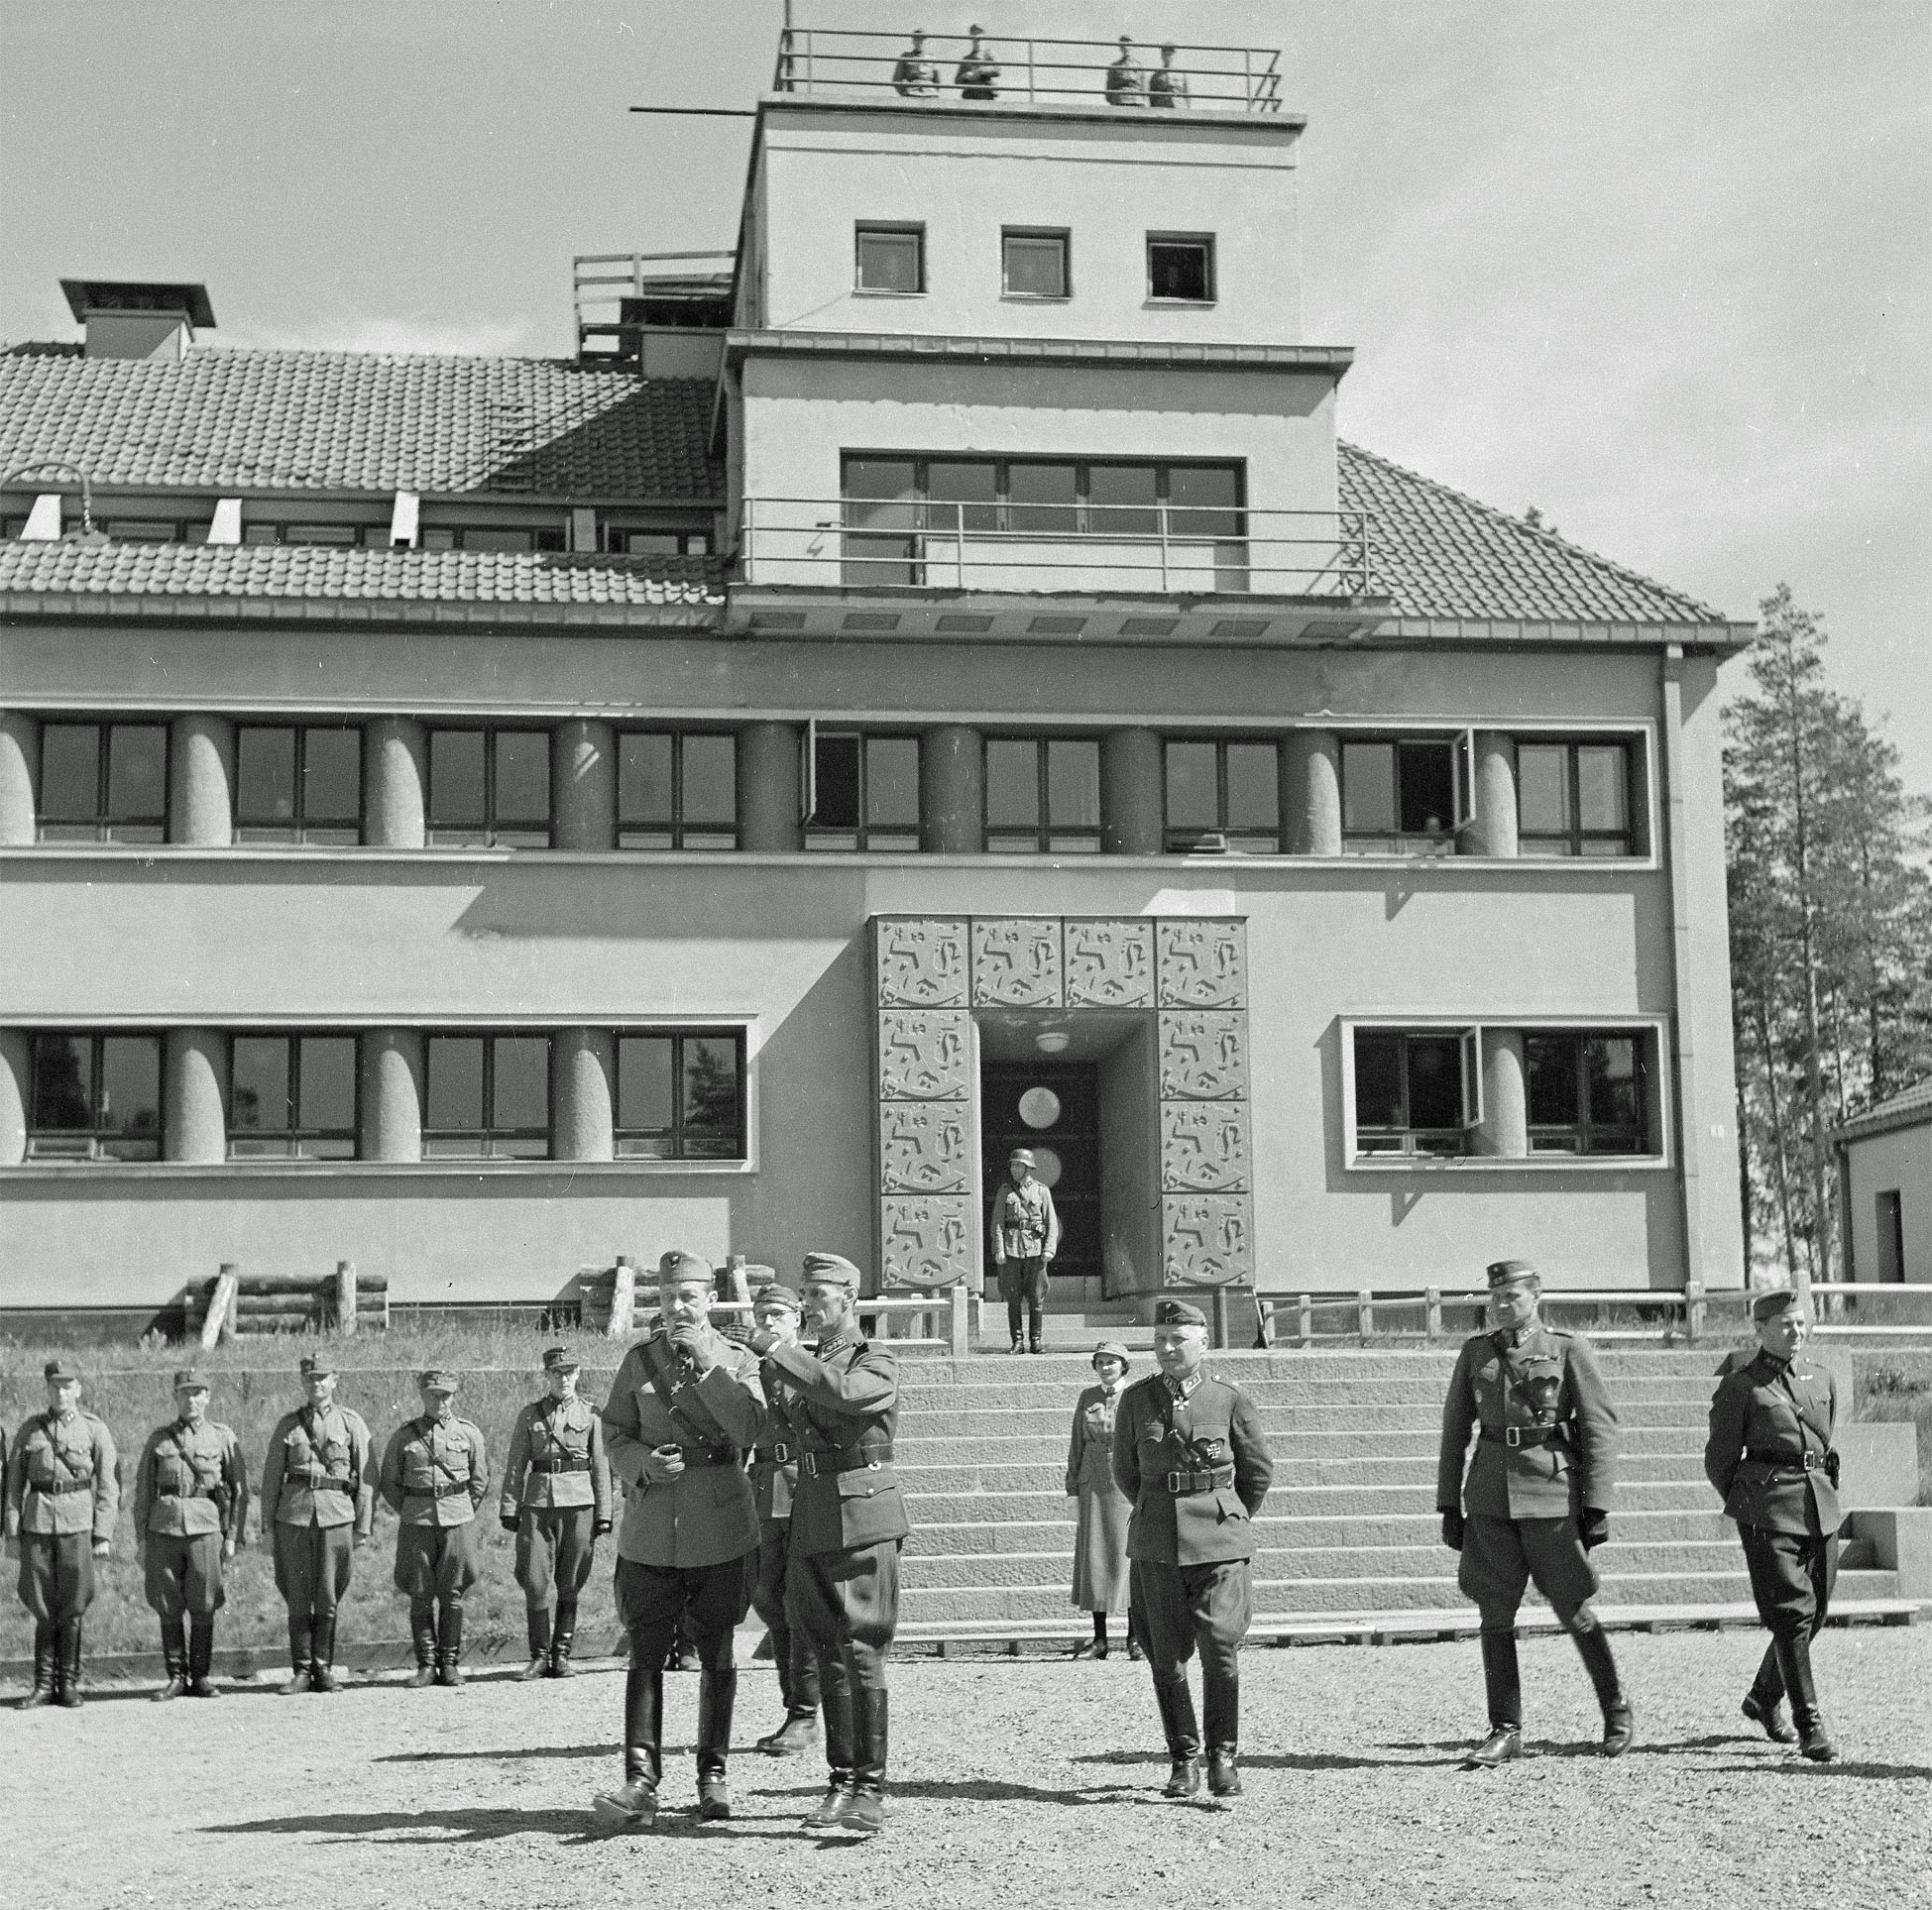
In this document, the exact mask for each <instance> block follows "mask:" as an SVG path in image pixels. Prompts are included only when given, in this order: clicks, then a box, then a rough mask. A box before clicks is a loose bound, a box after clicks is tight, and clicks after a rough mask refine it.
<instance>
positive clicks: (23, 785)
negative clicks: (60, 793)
mask: <svg viewBox="0 0 1932 1910" xmlns="http://www.w3.org/2000/svg"><path fill="white" fill-rule="evenodd" d="M40 781H41V726H40V724H39V722H38V721H37V720H36V719H35V718H33V717H25V716H22V715H21V714H20V713H19V711H17V710H0V846H8V847H12V846H14V845H17V844H19V843H31V842H32V841H33V840H34V837H35V833H36V832H35V816H34V792H35V790H36V789H38V788H39V787H40Z"/></svg>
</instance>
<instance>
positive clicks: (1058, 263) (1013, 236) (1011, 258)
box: [1001, 232, 1067, 298]
mask: <svg viewBox="0 0 1932 1910" xmlns="http://www.w3.org/2000/svg"><path fill="white" fill-rule="evenodd" d="M1001 250H1002V252H1003V254H1004V259H1005V277H1006V289H1007V290H1008V291H1009V292H1011V293H1014V294H1015V295H1017V296H1019V297H1022V298H1065V297H1066V296H1067V241H1066V239H1065V238H1064V237H1061V236H1060V235H1058V234H1055V235H1053V236H1048V235H1045V234H1039V233H1022V232H1009V233H1007V234H1006V236H1005V241H1004V244H1003V246H1002V248H1001Z"/></svg>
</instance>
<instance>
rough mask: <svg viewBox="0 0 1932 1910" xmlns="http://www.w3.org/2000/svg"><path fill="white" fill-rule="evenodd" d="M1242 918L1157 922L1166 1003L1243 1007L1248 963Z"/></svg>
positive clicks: (1168, 1004)
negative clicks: (1228, 920) (1218, 920)
mask: <svg viewBox="0 0 1932 1910" xmlns="http://www.w3.org/2000/svg"><path fill="white" fill-rule="evenodd" d="M1244 928H1245V925H1244V924H1243V923H1240V922H1190V921H1186V920H1182V919H1164V920H1162V921H1160V922H1157V923H1156V924H1155V937H1156V941H1157V943H1158V946H1159V949H1160V975H1161V1006H1162V1007H1163V1008H1240V1007H1243V1006H1245V1005H1246V1003H1247V999H1248V964H1247V953H1246V943H1247V937H1246V935H1245V934H1244V932H1243V931H1244Z"/></svg>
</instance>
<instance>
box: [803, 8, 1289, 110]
mask: <svg viewBox="0 0 1932 1910" xmlns="http://www.w3.org/2000/svg"><path fill="white" fill-rule="evenodd" d="M1122 53H1123V50H1122V47H1121V44H1120V43H1119V42H1118V41H1114V40H1036V39H1015V38H993V37H990V36H989V37H985V38H981V39H978V40H973V39H969V38H967V37H966V36H965V35H963V34H925V35H922V36H921V37H920V42H919V44H917V45H915V44H914V42H913V40H912V38H911V36H909V35H906V34H884V33H866V32H860V31H856V30H853V29H851V28H846V27H791V28H787V29H786V30H784V31H783V32H782V33H781V34H780V35H779V37H778V66H777V71H776V72H775V74H774V75H773V78H772V82H771V84H772V90H773V91H774V92H780V93H810V94H814V95H834V96H852V97H857V98H860V99H864V98H873V99H880V100H886V101H890V100H895V99H905V100H912V101H919V100H932V101H935V102H941V101H944V102H947V103H956V102H959V101H966V102H968V103H969V102H972V101H975V100H977V101H987V102H991V101H1002V102H1006V103H1009V104H1010V103H1011V102H1013V101H1015V100H1019V101H1023V102H1025V103H1026V104H1028V105H1036V106H1064V105H1079V106H1111V107H1116V108H1118V109H1119V110H1120V111H1122V112H1134V111H1141V110H1148V111H1155V112H1159V111H1178V112H1180V111H1193V112H1214V113H1278V112H1280V111H1281V106H1282V99H1281V84H1282V75H1281V58H1282V56H1281V52H1280V50H1279V49H1278V48H1274V47H1208V46H1185V47H1184V46H1179V45H1177V46H1176V47H1175V49H1174V56H1173V58H1172V60H1171V61H1170V60H1166V59H1164V49H1163V48H1158V47H1155V46H1154V45H1152V44H1148V45H1139V44H1136V45H1133V46H1130V47H1128V48H1127V49H1126V50H1125V58H1124V60H1123V57H1122Z"/></svg>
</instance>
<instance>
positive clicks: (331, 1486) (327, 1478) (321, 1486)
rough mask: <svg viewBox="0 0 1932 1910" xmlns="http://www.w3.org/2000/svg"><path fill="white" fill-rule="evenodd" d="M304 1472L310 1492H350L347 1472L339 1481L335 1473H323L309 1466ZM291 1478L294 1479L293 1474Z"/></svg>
mask: <svg viewBox="0 0 1932 1910" xmlns="http://www.w3.org/2000/svg"><path fill="white" fill-rule="evenodd" d="M304 1470H305V1476H306V1478H307V1481H308V1489H309V1491H310V1492H347V1491H348V1490H349V1475H348V1474H347V1473H346V1472H345V1473H344V1474H343V1475H342V1477H341V1478H340V1479H338V1478H337V1477H336V1476H335V1474H334V1473H332V1472H323V1471H321V1470H320V1469H319V1468H318V1467H315V1466H309V1467H307V1468H305V1469H304ZM290 1476H291V1477H293V1476H294V1475H293V1474H291V1475H290Z"/></svg>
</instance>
